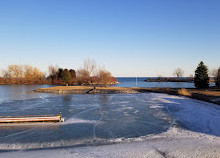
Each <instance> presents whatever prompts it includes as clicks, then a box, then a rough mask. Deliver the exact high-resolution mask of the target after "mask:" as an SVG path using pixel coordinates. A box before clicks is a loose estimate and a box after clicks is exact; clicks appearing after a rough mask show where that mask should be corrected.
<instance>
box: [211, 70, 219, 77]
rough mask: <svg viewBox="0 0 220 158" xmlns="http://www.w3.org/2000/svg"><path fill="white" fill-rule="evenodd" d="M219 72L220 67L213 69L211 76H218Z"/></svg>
mask: <svg viewBox="0 0 220 158" xmlns="http://www.w3.org/2000/svg"><path fill="white" fill-rule="evenodd" d="M217 73H218V69H212V70H210V71H209V76H212V77H216V76H217Z"/></svg>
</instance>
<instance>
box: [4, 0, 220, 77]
mask: <svg viewBox="0 0 220 158" xmlns="http://www.w3.org/2000/svg"><path fill="white" fill-rule="evenodd" d="M0 54H1V57H0V69H3V68H6V67H7V66H8V65H10V64H30V65H33V66H37V67H39V68H40V69H41V70H42V71H47V67H48V65H50V64H54V65H56V64H57V65H59V66H60V67H63V68H74V69H78V68H79V67H80V65H81V63H82V61H83V59H85V58H87V57H89V58H94V59H96V61H97V63H99V64H100V65H105V67H106V69H108V70H109V71H111V72H112V74H113V75H114V76H158V75H162V76H172V73H173V71H174V69H175V68H177V67H181V68H182V69H183V70H184V71H185V76H188V75H190V74H193V73H194V70H195V68H196V67H197V65H198V64H199V62H200V61H201V60H202V61H204V63H205V64H206V65H207V66H208V67H209V68H210V69H213V68H218V67H219V66H220V0H0Z"/></svg>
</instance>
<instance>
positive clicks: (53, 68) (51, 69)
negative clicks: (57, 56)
mask: <svg viewBox="0 0 220 158" xmlns="http://www.w3.org/2000/svg"><path fill="white" fill-rule="evenodd" d="M48 70H49V76H50V77H52V78H53V79H57V72H58V66H57V65H56V66H54V65H50V66H48Z"/></svg>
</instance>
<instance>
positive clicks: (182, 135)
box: [0, 127, 220, 158]
mask: <svg viewBox="0 0 220 158" xmlns="http://www.w3.org/2000/svg"><path fill="white" fill-rule="evenodd" d="M0 157H4V158H10V157H16V158H29V157H33V158H35V157H36V158H37V157H48V158H54V157H60V158H61V157H62V158H70V157H74V158H100V157H103V158H120V157H121V158H124V157H126V158H143V157H145V158H148V157H149V158H164V157H170V158H174V157H178V158H189V157H195V158H210V157H212V158H218V157H220V137H216V136H210V135H206V134H201V133H196V132H191V131H188V130H183V129H181V128H176V127H173V128H171V129H169V130H168V131H167V132H165V133H162V134H159V135H152V136H148V137H146V138H139V139H138V140H135V139H134V140H127V141H126V142H123V143H118V144H112V145H102V146H88V147H75V148H71V147H70V148H65V149H64V148H61V149H47V150H27V151H14V152H2V153H0Z"/></svg>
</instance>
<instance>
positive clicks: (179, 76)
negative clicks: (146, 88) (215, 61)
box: [145, 61, 220, 88]
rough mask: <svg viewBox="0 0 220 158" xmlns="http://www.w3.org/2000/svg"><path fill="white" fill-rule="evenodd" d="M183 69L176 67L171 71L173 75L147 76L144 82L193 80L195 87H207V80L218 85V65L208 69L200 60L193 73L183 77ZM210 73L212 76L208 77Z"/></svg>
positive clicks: (219, 78) (219, 72)
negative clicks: (216, 67) (215, 67)
mask: <svg viewBox="0 0 220 158" xmlns="http://www.w3.org/2000/svg"><path fill="white" fill-rule="evenodd" d="M183 75H184V71H183V70H182V69H181V68H177V69H175V70H174V72H173V76H174V77H162V76H158V77H156V78H147V79H146V80H145V81H146V82H194V85H195V87H196V88H208V87H209V82H215V86H216V87H220V67H219V68H218V69H214V70H212V71H208V67H207V66H206V65H205V64H204V63H203V62H202V61H201V62H200V63H199V65H198V67H197V69H196V71H195V75H194V76H193V75H190V76H189V77H183ZM209 75H211V76H212V77H209Z"/></svg>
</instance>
